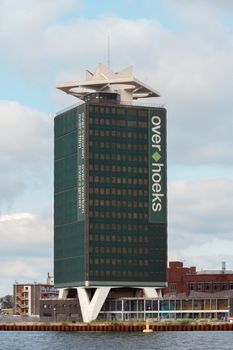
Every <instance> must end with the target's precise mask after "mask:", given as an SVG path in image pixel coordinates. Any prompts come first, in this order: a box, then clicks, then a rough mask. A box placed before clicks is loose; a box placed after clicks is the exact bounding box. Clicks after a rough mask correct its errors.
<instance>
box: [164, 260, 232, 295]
mask: <svg viewBox="0 0 233 350" xmlns="http://www.w3.org/2000/svg"><path fill="white" fill-rule="evenodd" d="M226 290H233V271H228V270H225V268H222V269H221V270H204V271H196V267H195V266H191V267H184V266H183V263H182V262H180V261H171V262H170V263H169V268H168V287H167V288H164V289H163V292H164V294H166V293H173V294H178V293H186V294H187V295H189V294H190V292H192V291H195V292H202V293H217V292H222V291H226Z"/></svg>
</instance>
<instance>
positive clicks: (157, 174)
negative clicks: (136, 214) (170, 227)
mask: <svg viewBox="0 0 233 350" xmlns="http://www.w3.org/2000/svg"><path fill="white" fill-rule="evenodd" d="M148 126H149V147H148V149H149V222H151V223H166V222H167V152H166V149H167V141H166V135H167V131H166V129H167V128H166V110H165V109H151V110H150V111H149V123H148Z"/></svg>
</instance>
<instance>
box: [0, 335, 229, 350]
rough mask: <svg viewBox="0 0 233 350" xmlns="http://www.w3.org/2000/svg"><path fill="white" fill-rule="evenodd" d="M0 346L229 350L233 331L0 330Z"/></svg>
mask: <svg viewBox="0 0 233 350" xmlns="http://www.w3.org/2000/svg"><path fill="white" fill-rule="evenodd" d="M0 349H1V350H29V349H30V350H47V349H49V350H51V349H56V350H111V349H114V350H118V349H119V350H139V349H140V350H142V349H143V350H160V349H161V350H177V349H179V350H181V349H184V350H191V349H195V350H200V349H201V350H202V349H205V350H209V349H211V350H212V349H218V350H221V349H223V350H231V349H233V332H158V333H156V332H155V333H152V334H143V333H117V332H116V333H110V332H109V333H108V332H106V333H97V332H95V333H94V332H87V333H81V332H70V333H69V332H0Z"/></svg>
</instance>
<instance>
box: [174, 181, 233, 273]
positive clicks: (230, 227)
mask: <svg viewBox="0 0 233 350" xmlns="http://www.w3.org/2000/svg"><path fill="white" fill-rule="evenodd" d="M169 196H170V197H169V198H170V201H169V241H170V244H169V250H170V258H172V259H175V260H185V261H186V262H187V263H189V264H194V262H195V264H197V265H198V266H199V268H200V267H201V266H202V268H204V267H205V265H206V264H207V262H208V263H209V264H210V265H211V266H210V267H209V268H214V264H216V262H219V261H220V262H221V261H224V260H226V261H228V262H230V263H231V264H232V265H231V268H233V259H232V257H230V256H231V252H232V250H233V242H232V233H233V215H232V208H233V179H232V178H222V179H208V180H200V181H175V182H172V183H171V184H170V186H169ZM205 259H206V264H204V261H205ZM219 264H220V263H219ZM215 268H217V267H216V266H215Z"/></svg>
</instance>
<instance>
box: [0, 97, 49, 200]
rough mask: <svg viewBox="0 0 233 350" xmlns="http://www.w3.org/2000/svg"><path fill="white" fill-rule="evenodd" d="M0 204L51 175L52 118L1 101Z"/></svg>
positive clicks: (13, 103)
mask: <svg viewBox="0 0 233 350" xmlns="http://www.w3.org/2000/svg"><path fill="white" fill-rule="evenodd" d="M0 115H1V118H0V158H1V173H0V180H1V181H0V184H1V185H0V205H4V204H6V203H12V201H13V200H14V198H16V197H17V196H19V195H21V194H22V193H23V192H24V191H25V189H26V188H27V187H28V186H31V184H32V183H33V184H35V185H36V186H37V187H38V186H40V185H41V184H42V183H43V182H45V181H46V183H47V182H48V175H47V174H48V172H49V173H50V174H51V172H52V170H51V169H52V154H53V147H52V137H53V132H52V130H53V129H52V125H53V118H52V117H51V116H49V115H48V114H46V113H42V112H40V111H37V110H33V109H31V108H28V107H26V106H23V105H21V104H19V103H17V102H15V101H0Z"/></svg>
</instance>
